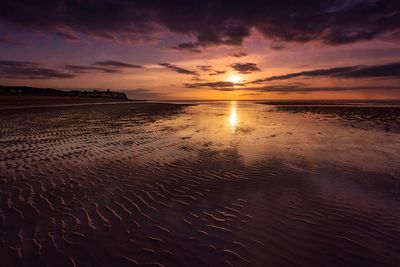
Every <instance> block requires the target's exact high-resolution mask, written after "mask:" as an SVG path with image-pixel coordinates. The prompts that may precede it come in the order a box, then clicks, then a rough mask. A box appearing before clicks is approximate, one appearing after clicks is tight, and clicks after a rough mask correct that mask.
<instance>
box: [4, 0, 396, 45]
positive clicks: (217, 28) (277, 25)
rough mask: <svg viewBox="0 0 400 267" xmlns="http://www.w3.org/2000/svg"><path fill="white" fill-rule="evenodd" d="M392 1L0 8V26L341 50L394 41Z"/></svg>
mask: <svg viewBox="0 0 400 267" xmlns="http://www.w3.org/2000/svg"><path fill="white" fill-rule="evenodd" d="M399 19H400V2H399V1H397V0H374V1H368V0H365V1H356V0H353V1H351V0H348V1H345V0H325V1H320V0H298V1H292V0H280V1H273V0H263V1H261V0H249V1H230V0H209V1H206V0H203V1H174V0H172V1H164V0H162V1H161V0H148V1H140V0H136V1H135V0H132V1H126V0H115V1H109V0H98V1H73V0H69V1H68V0H53V1H24V0H13V1H1V2H0V20H1V21H4V22H7V23H12V24H15V25H19V26H22V27H23V29H25V30H27V29H32V30H35V31H44V32H55V31H58V29H68V31H70V32H78V33H81V34H86V35H91V36H96V37H101V38H106V39H109V40H114V41H124V42H132V41H137V40H143V39H149V38H150V39H151V38H152V37H151V36H152V34H153V33H160V32H164V31H165V30H168V31H171V32H174V33H178V34H183V35H185V36H192V37H194V38H195V39H196V40H195V41H194V42H193V43H182V44H178V45H177V46H176V47H175V49H177V50H184V51H186V50H187V51H196V50H198V49H199V48H200V47H205V46H215V45H241V44H242V43H243V40H244V39H245V38H246V37H248V36H249V35H250V30H251V29H256V30H258V31H259V32H260V33H261V34H262V35H263V36H264V37H266V38H268V39H270V40H273V41H279V42H308V41H322V42H324V43H326V44H329V45H339V44H346V43H352V42H357V41H367V40H371V39H375V38H381V37H385V36H389V35H391V36H392V38H396V39H398V38H399V35H398V34H395V33H396V32H399V30H400V21H399Z"/></svg>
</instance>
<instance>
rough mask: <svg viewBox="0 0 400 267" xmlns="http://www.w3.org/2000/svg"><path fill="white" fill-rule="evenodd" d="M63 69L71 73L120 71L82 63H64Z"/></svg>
mask: <svg viewBox="0 0 400 267" xmlns="http://www.w3.org/2000/svg"><path fill="white" fill-rule="evenodd" d="M64 69H66V70H68V71H70V72H73V73H80V74H84V73H90V72H102V73H121V71H119V70H116V69H110V68H103V67H92V66H82V65H65V66H64Z"/></svg>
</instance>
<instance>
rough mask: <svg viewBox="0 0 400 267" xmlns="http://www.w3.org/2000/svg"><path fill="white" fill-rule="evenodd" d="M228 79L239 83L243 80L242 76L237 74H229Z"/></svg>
mask: <svg viewBox="0 0 400 267" xmlns="http://www.w3.org/2000/svg"><path fill="white" fill-rule="evenodd" d="M228 81H229V82H231V83H239V82H241V81H242V78H241V77H240V76H237V75H231V76H229V78H228Z"/></svg>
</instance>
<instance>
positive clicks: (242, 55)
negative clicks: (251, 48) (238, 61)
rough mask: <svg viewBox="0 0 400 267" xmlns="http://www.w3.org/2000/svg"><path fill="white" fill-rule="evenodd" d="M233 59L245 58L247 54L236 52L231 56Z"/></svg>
mask: <svg viewBox="0 0 400 267" xmlns="http://www.w3.org/2000/svg"><path fill="white" fill-rule="evenodd" d="M232 56H233V57H245V56H247V53H245V52H237V53H233V54H232Z"/></svg>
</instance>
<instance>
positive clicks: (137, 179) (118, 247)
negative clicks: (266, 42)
mask: <svg viewBox="0 0 400 267" xmlns="http://www.w3.org/2000/svg"><path fill="white" fill-rule="evenodd" d="M186 109H187V107H182V106H175V105H168V104H134V105H132V104H124V105H123V104H121V105H115V106H111V105H107V106H91V107H85V106H82V107H63V108H59V109H32V110H30V111H29V112H26V111H22V110H15V111H12V112H7V111H0V152H1V153H0V167H1V172H0V175H1V178H0V241H1V242H0V256H1V262H2V266H398V263H399V262H400V254H399V253H398V247H399V246H400V243H399V240H400V205H399V200H400V198H399V191H398V189H397V191H396V190H388V188H392V189H393V188H395V187H396V186H398V185H399V179H398V177H393V176H391V175H390V174H382V173H369V172H366V171H360V170H358V169H352V167H350V166H347V167H346V166H341V167H342V170H341V171H338V169H337V167H338V166H337V165H335V164H332V165H327V164H324V165H318V164H317V165H313V166H310V167H307V164H303V165H301V166H303V168H300V167H298V165H295V164H294V163H290V162H287V161H284V160H279V159H278V158H277V157H272V158H271V157H265V158H261V159H259V160H257V161H253V162H251V163H250V164H245V163H244V162H243V161H242V160H241V159H240V156H238V153H237V150H236V149H237V147H235V146H234V145H232V146H230V147H229V146H228V147H224V146H221V145H215V144H211V145H209V146H203V145H201V146H200V145H199V143H198V142H197V141H196V139H195V138H194V137H193V138H183V139H182V138H181V137H182V136H181V135H174V134H175V133H177V132H179V131H180V132H184V133H185V134H187V129H190V127H186V126H185V125H184V124H183V125H181V124H179V123H178V122H180V120H181V119H182V118H184V119H185V120H186V121H187V123H189V124H190V122H191V120H190V118H191V116H192V115H193V114H191V113H186V111H187V110H186ZM266 113H267V112H266ZM166 125H170V126H171V127H170V128H168V127H166ZM197 130H198V129H193V133H192V132H191V135H192V136H194V135H195V134H196V133H201V131H197ZM237 134H247V133H242V132H238V133H237ZM249 134H252V133H249ZM266 135H267V134H266ZM268 135H270V133H268ZM192 139H195V140H194V141H192ZM183 145H184V146H185V147H186V149H182V146H183ZM221 147H222V148H221ZM298 160H299V161H301V159H298ZM356 176H357V177H356ZM360 177H365V180H364V181H369V182H365V183H363V182H360V181H359V179H358V178H360ZM360 179H361V180H363V179H364V178H360Z"/></svg>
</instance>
